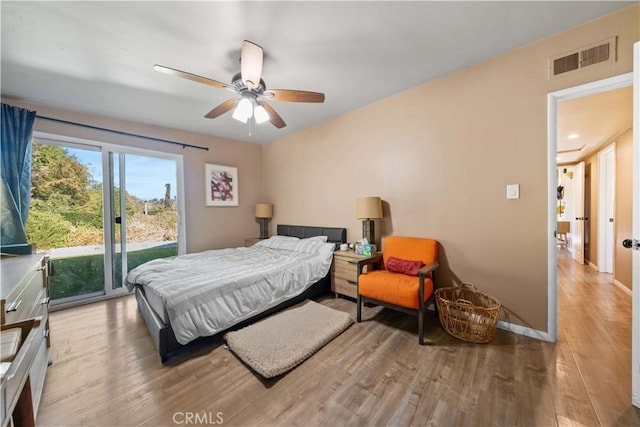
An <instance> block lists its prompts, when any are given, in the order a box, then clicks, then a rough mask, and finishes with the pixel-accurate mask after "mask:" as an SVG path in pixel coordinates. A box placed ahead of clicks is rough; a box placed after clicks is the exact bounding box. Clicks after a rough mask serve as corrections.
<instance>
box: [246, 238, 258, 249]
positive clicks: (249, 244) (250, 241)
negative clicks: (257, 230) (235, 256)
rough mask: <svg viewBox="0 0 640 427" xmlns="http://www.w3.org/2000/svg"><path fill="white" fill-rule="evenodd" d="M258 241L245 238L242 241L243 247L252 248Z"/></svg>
mask: <svg viewBox="0 0 640 427" xmlns="http://www.w3.org/2000/svg"><path fill="white" fill-rule="evenodd" d="M260 240H262V239H261V238H259V237H247V238H246V239H244V245H245V246H246V247H249V246H253V245H255V244H256V243H258V242H259V241H260Z"/></svg>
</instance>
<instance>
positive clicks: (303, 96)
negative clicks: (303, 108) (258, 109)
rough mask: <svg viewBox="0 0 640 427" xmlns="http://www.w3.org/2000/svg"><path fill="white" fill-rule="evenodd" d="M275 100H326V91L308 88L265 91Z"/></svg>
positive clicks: (266, 94) (265, 93)
mask: <svg viewBox="0 0 640 427" xmlns="http://www.w3.org/2000/svg"><path fill="white" fill-rule="evenodd" d="M264 95H265V96H269V97H270V99H272V100H274V101H283V102H324V93H320V92H308V91H306V90H290V89H269V90H267V91H265V92H264Z"/></svg>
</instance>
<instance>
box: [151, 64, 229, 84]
mask: <svg viewBox="0 0 640 427" xmlns="http://www.w3.org/2000/svg"><path fill="white" fill-rule="evenodd" d="M153 69H154V70H156V71H160V72H161V73H166V74H170V75H172V76H178V77H182V78H183V79H188V80H193V81H194V82H198V83H202V84H205V85H209V86H213V87H217V88H221V89H228V88H231V86H229V85H228V84H225V83H220V82H218V81H215V80H212V79H209V78H206V77H202V76H198V75H197V74H191V73H187V72H186V71H180V70H176V69H175V68H169V67H165V66H164V65H158V64H156V65H154V66H153Z"/></svg>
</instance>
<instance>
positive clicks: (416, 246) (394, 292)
mask: <svg viewBox="0 0 640 427" xmlns="http://www.w3.org/2000/svg"><path fill="white" fill-rule="evenodd" d="M383 249H384V251H383V253H382V255H375V256H372V257H370V258H366V259H363V260H361V261H359V262H358V265H357V273H358V275H357V289H358V301H357V303H358V305H357V316H356V317H357V321H358V322H360V321H361V320H362V303H372V304H376V305H382V306H384V307H388V308H391V309H394V310H398V311H402V312H404V313H408V314H412V315H414V316H418V342H419V343H420V345H422V344H424V313H425V311H426V309H427V307H428V306H429V304H428V303H429V300H431V299H433V291H434V285H433V283H434V275H435V269H436V268H437V267H438V266H439V265H440V263H439V262H438V242H437V241H436V240H432V239H423V238H418V237H398V236H390V237H387V238H386V239H385V241H384V248H383ZM380 261H382V265H380ZM365 265H366V266H367V272H366V273H363V270H364V266H365ZM434 305H435V304H434Z"/></svg>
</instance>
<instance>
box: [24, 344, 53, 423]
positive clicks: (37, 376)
mask: <svg viewBox="0 0 640 427" xmlns="http://www.w3.org/2000/svg"><path fill="white" fill-rule="evenodd" d="M43 332H46V331H43ZM48 366H49V350H48V349H47V341H46V340H42V342H41V343H40V348H39V349H38V353H37V354H36V357H35V359H34V360H33V365H31V369H30V370H29V381H31V395H32V401H33V418H34V419H35V418H36V416H37V415H38V407H39V406H40V397H41V396H42V389H43V388H44V379H45V375H46V373H47V367H48Z"/></svg>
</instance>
